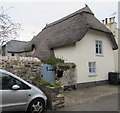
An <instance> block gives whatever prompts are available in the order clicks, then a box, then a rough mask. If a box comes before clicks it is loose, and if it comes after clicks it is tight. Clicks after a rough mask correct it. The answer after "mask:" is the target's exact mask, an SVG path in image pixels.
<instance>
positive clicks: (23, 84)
mask: <svg viewBox="0 0 120 113" xmlns="http://www.w3.org/2000/svg"><path fill="white" fill-rule="evenodd" d="M0 100H2V102H0V108H1V109H2V111H3V112H4V111H5V112H6V111H7V112H8V111H10V112H11V111H27V112H28V113H41V112H42V111H43V110H44V109H45V106H46V103H47V97H46V95H45V94H44V93H43V92H42V91H41V90H40V89H39V88H37V87H35V86H34V85H32V84H30V83H28V82H27V81H25V80H23V79H21V78H20V77H18V76H16V75H14V74H12V73H10V72H8V71H6V70H3V69H0Z"/></svg>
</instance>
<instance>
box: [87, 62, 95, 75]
mask: <svg viewBox="0 0 120 113" xmlns="http://www.w3.org/2000/svg"><path fill="white" fill-rule="evenodd" d="M88 67H89V76H96V75H97V74H96V62H89V63H88Z"/></svg>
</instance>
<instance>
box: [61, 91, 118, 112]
mask: <svg viewBox="0 0 120 113" xmlns="http://www.w3.org/2000/svg"><path fill="white" fill-rule="evenodd" d="M119 107H120V106H119ZM59 111H118V93H115V94H112V95H107V96H103V97H100V98H97V99H93V100H92V101H87V102H84V103H81V104H78V105H73V106H70V107H66V108H62V109H59Z"/></svg>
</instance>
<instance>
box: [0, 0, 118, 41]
mask: <svg viewBox="0 0 120 113" xmlns="http://www.w3.org/2000/svg"><path fill="white" fill-rule="evenodd" d="M118 1H119V0H106V1H102V0H101V1H99V0H96V1H94V0H89V1H88V0H84V1H83V0H74V1H73V0H66V1H65V0H58V1H55V0H49V1H48V0H44V1H42V0H34V1H33V0H1V1H0V6H3V7H4V8H5V9H7V8H9V10H7V13H8V15H9V16H10V17H11V19H12V20H13V22H18V23H20V24H21V27H22V30H21V31H20V32H19V37H17V38H16V39H17V40H22V41H30V40H31V39H32V38H33V37H34V36H36V35H37V34H38V33H39V32H40V31H41V30H42V29H43V28H44V27H45V26H46V24H49V23H52V22H54V21H56V20H59V19H61V18H63V17H65V16H67V15H69V14H71V13H73V12H75V11H77V10H79V9H81V8H83V7H85V4H87V5H88V6H89V8H90V9H91V10H92V11H93V13H94V14H95V17H96V18H98V19H99V20H100V21H101V20H103V19H105V18H109V17H112V16H115V17H116V22H118ZM12 7H13V8H12ZM114 13H116V14H114Z"/></svg>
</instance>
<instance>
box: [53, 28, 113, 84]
mask: <svg viewBox="0 0 120 113" xmlns="http://www.w3.org/2000/svg"><path fill="white" fill-rule="evenodd" d="M95 40H101V41H102V43H103V56H96V53H95ZM54 53H55V56H56V57H60V58H61V57H63V58H64V59H65V60H66V62H73V63H75V64H76V74H77V82H78V83H83V82H92V81H100V80H107V79H108V72H111V71H114V70H115V69H114V54H113V50H112V46H111V44H110V41H109V40H108V38H107V37H106V35H105V34H104V33H102V32H99V31H96V30H89V31H88V33H87V34H86V35H85V36H84V38H83V39H82V40H81V41H78V42H77V43H76V44H74V45H70V46H65V47H61V48H56V49H54ZM89 62H96V73H97V76H94V77H90V76H89V67H88V63H89Z"/></svg>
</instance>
